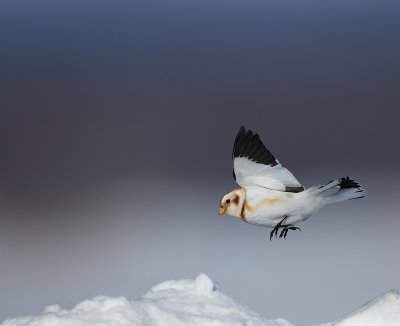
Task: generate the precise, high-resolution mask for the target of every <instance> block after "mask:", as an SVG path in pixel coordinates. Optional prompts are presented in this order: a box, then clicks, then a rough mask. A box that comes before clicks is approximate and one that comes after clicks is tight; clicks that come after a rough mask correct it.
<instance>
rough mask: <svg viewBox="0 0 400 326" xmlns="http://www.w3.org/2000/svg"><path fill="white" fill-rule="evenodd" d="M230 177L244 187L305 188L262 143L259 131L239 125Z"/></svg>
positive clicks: (293, 190)
mask: <svg viewBox="0 0 400 326" xmlns="http://www.w3.org/2000/svg"><path fill="white" fill-rule="evenodd" d="M232 158H233V177H234V178H235V180H236V182H237V183H238V184H239V185H240V186H241V187H243V188H246V187H251V186H259V187H263V188H267V189H273V190H279V191H287V192H300V191H303V190H304V187H303V186H302V185H301V184H300V182H299V181H297V179H296V178H295V177H294V175H293V174H292V173H291V172H290V171H289V170H288V169H286V168H284V167H283V166H282V165H281V164H280V163H279V162H278V160H277V159H276V158H275V157H274V155H272V153H271V152H270V151H269V150H268V149H267V148H266V147H265V146H264V144H263V143H262V141H261V140H260V136H259V135H258V134H253V132H252V131H251V130H248V131H246V129H245V128H244V127H241V128H240V130H239V132H238V134H237V136H236V139H235V144H234V146H233V154H232Z"/></svg>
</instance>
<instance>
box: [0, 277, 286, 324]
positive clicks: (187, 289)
mask: <svg viewBox="0 0 400 326" xmlns="http://www.w3.org/2000/svg"><path fill="white" fill-rule="evenodd" d="M95 325H96V326H133V325H146V326H153V325H154V326H155V325H157V326H160V325H162V326H163V325H171V326H180V325H185V326H186V325H187V326H190V325H196V326H200V325H204V326H206V325H207V326H220V325H221V326H222V325H227V326H228V325H229V326H235V325H238V326H239V325H240V326H292V325H291V324H290V323H289V322H287V321H285V320H283V319H279V320H275V321H267V320H265V319H263V318H261V317H260V316H259V315H258V314H256V313H254V312H252V311H250V310H249V309H248V308H246V307H243V306H242V305H240V304H239V303H237V302H236V301H235V300H233V299H231V298H230V297H228V296H226V295H225V294H223V293H222V292H221V291H219V290H218V288H217V286H216V285H215V284H214V283H213V281H212V280H211V279H210V278H209V277H208V276H206V275H204V274H201V275H199V276H197V278H196V279H195V280H179V281H167V282H164V283H161V284H159V285H157V286H155V287H153V288H152V289H151V290H150V291H149V292H148V293H147V294H146V295H145V296H143V298H142V299H141V300H140V301H129V300H128V299H126V298H123V297H119V298H110V297H105V296H99V297H96V298H94V299H92V300H86V301H83V302H81V303H79V304H78V305H77V306H76V307H75V308H73V309H72V310H65V309H62V308H61V307H60V306H58V305H53V306H49V307H46V308H45V309H44V311H43V313H42V314H40V315H39V316H27V317H19V318H15V319H7V320H5V321H4V322H3V323H2V324H1V326H95Z"/></svg>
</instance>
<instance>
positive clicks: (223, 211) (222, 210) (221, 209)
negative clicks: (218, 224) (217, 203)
mask: <svg viewBox="0 0 400 326" xmlns="http://www.w3.org/2000/svg"><path fill="white" fill-rule="evenodd" d="M225 211H226V208H225V207H220V208H219V212H218V214H219V215H222V214H224V213H225Z"/></svg>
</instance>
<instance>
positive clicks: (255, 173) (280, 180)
mask: <svg viewBox="0 0 400 326" xmlns="http://www.w3.org/2000/svg"><path fill="white" fill-rule="evenodd" d="M233 169H234V171H235V175H236V182H237V183H238V184H239V185H240V186H241V187H243V188H246V187H250V186H260V187H264V188H268V189H273V190H279V191H286V190H287V187H294V188H298V187H301V184H300V182H299V181H297V179H296V178H295V177H294V175H293V174H292V173H291V172H290V171H289V170H288V169H286V168H285V167H283V166H282V165H281V164H280V163H279V162H278V164H276V165H274V166H271V165H265V164H260V163H256V162H254V161H251V160H249V159H248V158H247V157H235V158H234V160H233Z"/></svg>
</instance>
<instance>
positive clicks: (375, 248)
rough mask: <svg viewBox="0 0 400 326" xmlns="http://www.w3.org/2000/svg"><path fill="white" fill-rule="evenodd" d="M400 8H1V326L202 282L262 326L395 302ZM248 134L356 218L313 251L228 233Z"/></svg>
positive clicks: (296, 241)
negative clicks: (327, 186)
mask: <svg viewBox="0 0 400 326" xmlns="http://www.w3.org/2000/svg"><path fill="white" fill-rule="evenodd" d="M399 15H400V3H399V2H397V1H389V0H384V1H355V0H353V1H323V2H321V1H316V0H313V1H311V0H310V1H294V0H293V1H286V0H281V1H256V0H247V1H238V0H234V1H223V0H221V1H218V0H217V1H215V0H214V1H208V0H205V1H168V2H167V1H123V0H116V1H103V0H100V1H93V0H92V1H91V0H88V1H73V0H72V1H62V0H60V1H15V0H14V1H11V0H10V1H7V0H4V1H1V2H0V42H1V51H0V110H1V111H0V112H1V118H0V148H1V157H0V205H1V206H0V214H1V215H0V264H1V271H0V293H2V295H1V297H0V320H2V319H4V318H6V317H9V316H12V315H21V314H27V313H36V312H38V311H39V310H40V309H41V308H42V307H43V306H44V305H46V304H52V303H60V304H63V305H66V306H72V305H73V304H74V303H77V302H78V301H80V300H82V299H84V298H89V297H92V296H94V295H98V294H107V295H126V296H128V297H129V298H132V299H135V298H138V297H140V295H141V294H143V293H144V292H145V291H146V290H147V289H148V288H149V287H150V286H152V285H154V284H155V283H157V282H160V281H163V280H165V279H169V278H189V277H194V276H195V275H196V274H197V273H200V272H205V273H208V274H209V275H210V276H211V277H212V278H213V279H214V280H216V281H219V282H220V284H221V286H222V289H223V290H225V292H227V293H228V294H230V295H233V296H234V297H235V298H237V299H238V300H240V301H242V302H243V303H244V304H246V305H248V306H249V307H250V308H251V309H253V310H256V311H258V312H260V313H261V314H263V315H264V316H265V317H267V318H268V317H271V318H273V317H284V318H287V319H289V320H291V321H292V322H294V323H312V322H322V321H324V320H332V319H335V318H339V317H341V316H342V315H344V314H345V313H347V312H350V311H352V310H353V309H354V308H356V307H357V306H358V305H359V304H362V303H363V302H364V301H366V300H368V299H370V298H371V297H373V296H375V295H377V294H379V293H381V292H384V291H386V290H389V289H390V288H400V282H399V278H398V275H400V263H399V261H400V256H399V249H400V240H399V237H398V232H397V231H398V230H399V228H400V217H399V213H398V212H399V209H400V207H399V203H398V196H399V190H398V184H399V181H400V172H399V168H398V167H399V164H400V137H399V133H398V125H399V122H398V121H399V118H400V113H399V105H400V93H399V89H400V61H399V57H400V42H399V41H398V36H399V32H400V20H399V19H398V18H399ZM241 125H245V126H246V127H247V128H251V129H253V130H255V131H256V132H258V133H260V135H261V137H262V139H263V140H264V142H265V144H266V145H267V146H268V147H269V148H270V149H271V151H272V152H273V153H274V154H275V155H276V156H277V157H278V159H279V160H280V161H281V162H283V164H284V165H285V166H287V167H288V168H289V169H290V170H291V171H293V173H294V174H295V175H296V176H297V177H298V179H299V180H300V181H301V182H303V183H304V184H305V185H306V186H310V185H312V184H315V183H323V182H326V181H329V180H331V179H332V178H335V177H341V176H345V175H350V176H352V177H354V178H355V179H356V180H358V181H359V182H360V183H361V184H363V185H364V186H365V187H366V189H367V192H368V194H369V196H368V197H367V198H366V199H365V200H359V201H351V202H348V203H344V204H341V205H340V206H339V205H336V206H331V207H329V208H326V209H324V210H322V211H321V212H320V213H318V216H315V217H313V218H312V219H310V220H308V221H307V222H306V223H304V224H302V225H301V227H302V228H303V232H302V233H297V234H294V233H293V234H290V235H289V239H288V240H287V241H276V242H272V243H269V242H268V241H267V239H268V231H267V230H263V229H259V228H254V227H251V226H249V225H246V224H243V223H240V222H239V221H236V220H234V219H233V218H229V217H217V216H216V210H217V208H218V202H219V200H220V197H222V195H223V194H224V193H225V192H226V191H228V190H230V189H231V188H233V187H235V184H234V182H233V179H232V176H231V175H232V174H231V170H232V162H231V150H232V145H233V140H234V137H235V135H236V132H237V130H238V129H239V127H240V126H241Z"/></svg>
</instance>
